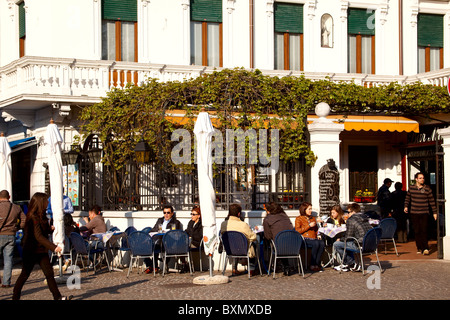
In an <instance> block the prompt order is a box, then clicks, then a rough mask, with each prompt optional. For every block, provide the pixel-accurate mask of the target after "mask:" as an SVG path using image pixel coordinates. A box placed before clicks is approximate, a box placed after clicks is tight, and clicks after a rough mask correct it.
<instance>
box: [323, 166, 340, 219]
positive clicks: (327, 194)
mask: <svg viewBox="0 0 450 320" xmlns="http://www.w3.org/2000/svg"><path fill="white" fill-rule="evenodd" d="M338 204H340V200H339V171H338V169H337V168H336V163H335V162H334V160H333V159H328V160H327V164H326V165H324V166H323V167H322V168H320V171H319V206H320V215H329V214H330V211H331V208H332V207H333V206H335V205H338Z"/></svg>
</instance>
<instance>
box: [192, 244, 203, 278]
mask: <svg viewBox="0 0 450 320" xmlns="http://www.w3.org/2000/svg"><path fill="white" fill-rule="evenodd" d="M203 250H204V248H203V239H202V241H200V245H199V246H198V248H191V246H190V244H189V252H193V251H197V252H198V257H199V264H200V272H203V262H202V252H203ZM192 263H194V262H192Z"/></svg>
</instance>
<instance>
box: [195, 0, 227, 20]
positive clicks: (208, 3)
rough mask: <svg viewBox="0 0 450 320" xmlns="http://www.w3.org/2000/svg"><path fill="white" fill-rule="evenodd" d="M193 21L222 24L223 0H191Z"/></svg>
mask: <svg viewBox="0 0 450 320" xmlns="http://www.w3.org/2000/svg"><path fill="white" fill-rule="evenodd" d="M191 20H192V21H207V22H222V0H191Z"/></svg>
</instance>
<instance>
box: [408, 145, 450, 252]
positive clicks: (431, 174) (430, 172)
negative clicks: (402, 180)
mask: <svg viewBox="0 0 450 320" xmlns="http://www.w3.org/2000/svg"><path fill="white" fill-rule="evenodd" d="M441 144H442V141H441V140H437V141H436V142H435V143H428V144H424V145H425V146H422V147H416V148H412V149H411V150H409V152H408V172H409V177H408V178H409V183H410V184H414V183H415V180H414V175H415V174H416V172H419V171H420V172H422V173H423V174H424V176H425V184H426V185H429V186H430V188H431V190H432V191H433V197H434V199H435V200H436V205H437V209H438V213H439V215H438V220H437V221H435V220H434V218H433V216H432V215H430V216H429V220H428V235H429V240H434V239H436V240H437V247H438V248H437V250H438V258H439V259H442V258H443V252H442V239H443V237H444V235H445V230H444V203H445V192H444V166H443V155H444V154H443V149H442V145H441Z"/></svg>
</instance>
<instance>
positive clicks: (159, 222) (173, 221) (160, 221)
mask: <svg viewBox="0 0 450 320" xmlns="http://www.w3.org/2000/svg"><path fill="white" fill-rule="evenodd" d="M163 222H164V217H162V218H159V219H158V220H157V221H156V223H155V225H154V226H153V228H152V230H151V231H150V232H158V229H159V226H160V225H162V224H163ZM173 225H175V229H177V230H183V226H182V225H181V222H180V221H178V219H177V218H175V215H173V216H172V219H170V221H169V223H168V224H167V229H172V226H173Z"/></svg>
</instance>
